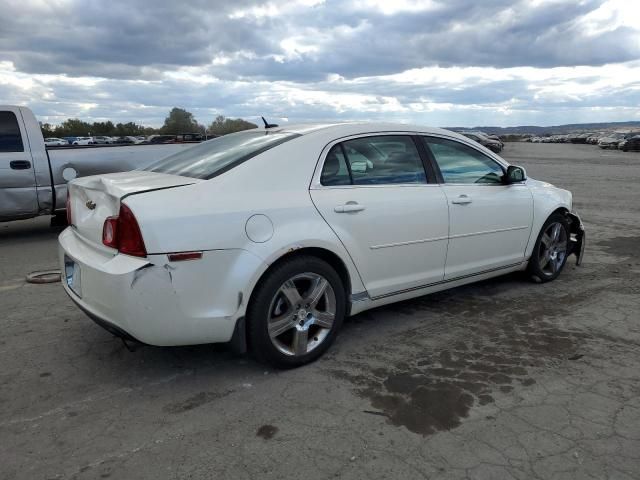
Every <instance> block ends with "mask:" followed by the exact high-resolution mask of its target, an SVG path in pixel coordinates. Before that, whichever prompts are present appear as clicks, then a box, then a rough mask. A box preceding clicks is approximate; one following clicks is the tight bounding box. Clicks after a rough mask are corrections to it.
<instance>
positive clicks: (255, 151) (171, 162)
mask: <svg viewBox="0 0 640 480" xmlns="http://www.w3.org/2000/svg"><path fill="white" fill-rule="evenodd" d="M299 136H300V134H298V133H292V132H283V131H273V130H258V129H255V130H245V131H242V132H238V133H230V134H228V135H223V136H222V137H217V138H214V139H213V140H209V141H207V142H203V143H200V144H198V145H196V146H194V147H191V148H187V149H186V150H183V151H181V152H178V153H175V154H173V155H170V156H168V157H166V158H164V159H162V160H160V161H158V162H156V163H153V164H151V165H149V166H148V167H146V168H144V169H143V170H147V171H150V172H158V173H168V174H170V175H180V176H183V177H192V178H201V179H205V180H207V179H209V178H213V177H215V176H216V175H220V174H221V173H224V172H226V171H227V170H229V169H231V168H233V167H235V166H236V165H239V164H241V163H242V162H245V161H246V160H249V159H250V158H252V157H255V156H256V155H260V154H261V153H263V152H266V151H267V150H270V149H272V148H273V147H275V146H277V145H280V144H281V143H284V142H287V141H289V140H292V139H294V138H296V137H299Z"/></svg>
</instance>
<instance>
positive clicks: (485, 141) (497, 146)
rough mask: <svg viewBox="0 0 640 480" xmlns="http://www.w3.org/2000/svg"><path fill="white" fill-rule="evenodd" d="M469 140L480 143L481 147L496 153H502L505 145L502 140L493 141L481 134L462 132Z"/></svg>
mask: <svg viewBox="0 0 640 480" xmlns="http://www.w3.org/2000/svg"><path fill="white" fill-rule="evenodd" d="M460 133H461V134H462V135H464V136H465V137H467V138H470V139H471V140H474V141H476V142H478V143H479V144H480V145H482V146H484V147H487V148H488V149H489V150H491V151H492V152H495V153H500V152H501V151H502V148H503V146H504V145H503V143H502V142H501V141H500V140H492V139H490V138H489V137H487V136H486V135H485V134H483V133H480V132H460Z"/></svg>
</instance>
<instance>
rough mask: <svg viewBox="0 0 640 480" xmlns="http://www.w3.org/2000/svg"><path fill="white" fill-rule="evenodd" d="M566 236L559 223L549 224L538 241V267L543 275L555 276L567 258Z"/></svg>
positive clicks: (564, 229) (562, 226)
mask: <svg viewBox="0 0 640 480" xmlns="http://www.w3.org/2000/svg"><path fill="white" fill-rule="evenodd" d="M567 247H568V235H567V230H566V228H565V227H564V225H562V223H560V222H554V223H552V224H550V225H549V226H548V227H547V228H546V230H545V231H544V233H543V234H542V238H541V239H540V248H539V249H538V265H539V266H540V270H541V271H542V273H544V274H545V275H547V276H549V277H551V276H553V275H555V274H556V273H557V272H558V271H559V270H560V269H561V268H562V266H563V265H564V261H565V259H566V258H567Z"/></svg>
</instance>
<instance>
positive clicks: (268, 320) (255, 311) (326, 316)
mask: <svg viewBox="0 0 640 480" xmlns="http://www.w3.org/2000/svg"><path fill="white" fill-rule="evenodd" d="M345 307H346V295H345V290H344V286H343V283H342V280H341V279H340V276H339V275H338V274H337V273H336V271H335V270H334V269H333V268H332V267H331V266H330V265H329V264H328V263H326V262H325V261H323V260H321V259H319V258H316V257H310V256H300V257H295V258H292V259H289V260H285V261H283V262H282V263H281V264H279V265H277V266H276V267H275V268H274V269H273V270H272V271H271V272H269V273H268V275H267V277H266V278H265V279H264V280H263V281H262V282H260V284H259V285H258V287H257V289H256V291H255V292H254V294H253V295H252V299H251V302H250V304H249V308H248V311H247V329H248V332H247V333H248V340H249V345H250V348H251V349H252V352H253V354H254V355H255V356H256V357H257V359H258V360H260V361H264V362H268V363H271V364H272V365H275V366H276V367H280V368H292V367H298V366H301V365H304V364H306V363H309V362H312V361H314V360H316V359H317V358H319V357H320V356H321V355H322V354H323V353H324V352H325V351H326V350H327V349H328V348H329V347H330V346H331V344H332V343H333V341H334V339H335V337H336V335H337V333H338V330H339V329H340V326H341V325H342V321H343V319H344V315H345V310H346V308H345Z"/></svg>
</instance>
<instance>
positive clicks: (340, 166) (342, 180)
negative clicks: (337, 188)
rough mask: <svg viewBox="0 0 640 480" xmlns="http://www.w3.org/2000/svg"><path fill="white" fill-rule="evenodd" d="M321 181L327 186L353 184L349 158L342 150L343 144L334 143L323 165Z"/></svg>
mask: <svg viewBox="0 0 640 480" xmlns="http://www.w3.org/2000/svg"><path fill="white" fill-rule="evenodd" d="M320 183H322V185H327V186H334V185H351V176H350V175H349V168H348V167H347V160H346V159H345V157H344V153H343V151H342V145H340V144H338V145H334V146H333V147H332V148H331V150H329V153H328V154H327V158H326V159H325V161H324V166H323V167H322V174H321V175H320Z"/></svg>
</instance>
